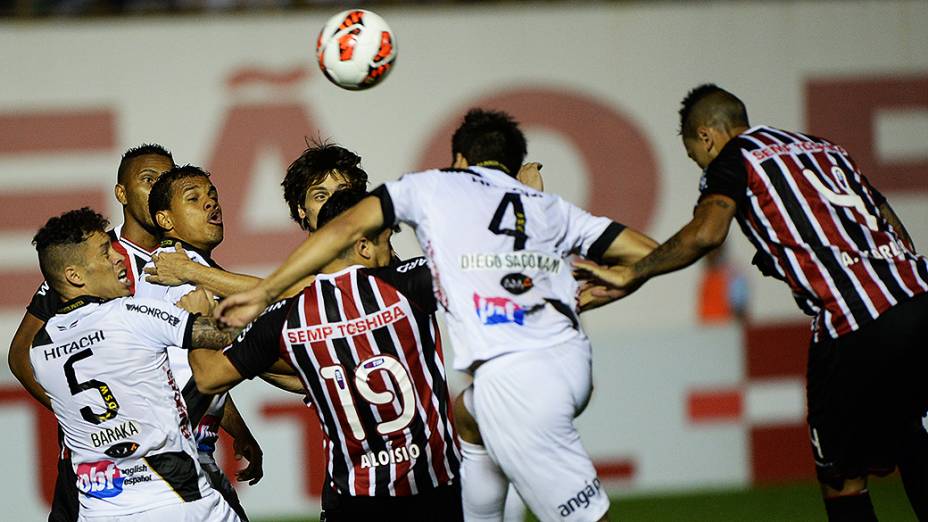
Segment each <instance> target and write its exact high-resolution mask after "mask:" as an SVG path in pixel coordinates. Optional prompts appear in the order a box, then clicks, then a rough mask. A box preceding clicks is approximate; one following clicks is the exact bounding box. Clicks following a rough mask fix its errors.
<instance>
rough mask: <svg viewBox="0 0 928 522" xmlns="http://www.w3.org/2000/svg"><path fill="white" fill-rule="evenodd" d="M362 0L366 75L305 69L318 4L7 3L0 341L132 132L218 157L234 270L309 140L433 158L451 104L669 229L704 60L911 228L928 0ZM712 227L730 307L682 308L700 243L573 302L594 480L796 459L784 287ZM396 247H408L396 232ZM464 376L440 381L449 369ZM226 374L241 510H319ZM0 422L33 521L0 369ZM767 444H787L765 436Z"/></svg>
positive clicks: (279, 211)
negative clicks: (674, 266) (513, 131)
mask: <svg viewBox="0 0 928 522" xmlns="http://www.w3.org/2000/svg"><path fill="white" fill-rule="evenodd" d="M379 13H380V14H381V15H382V16H383V17H384V18H385V19H386V20H387V21H388V22H389V24H390V25H391V27H392V28H393V30H394V31H395V33H396V36H397V43H398V47H399V58H398V60H397V62H396V66H395V68H394V70H393V71H392V73H391V75H390V76H389V77H388V78H387V79H386V80H385V81H384V83H382V84H381V85H379V86H377V87H375V88H374V89H371V90H369V91H363V92H349V91H345V90H341V89H339V88H337V87H335V86H334V85H332V84H330V83H329V82H328V81H327V80H326V79H325V77H324V76H323V75H322V74H321V73H320V72H319V70H318V69H317V68H316V66H315V62H314V45H315V38H316V34H317V32H318V30H319V28H320V27H321V26H322V24H323V23H324V22H325V20H326V19H327V18H328V17H329V16H331V15H332V14H333V13H331V12H323V11H319V12H311V13H286V14H280V15H273V16H261V17H251V16H223V17H218V16H217V17H212V16H210V17H192V18H130V19H102V20H95V21H78V22H68V23H65V22H62V21H53V22H42V23H16V24H9V23H8V24H3V25H0V70H3V71H4V75H3V82H2V87H0V216H2V219H0V247H2V248H0V288H2V291H0V332H2V333H3V334H5V336H4V337H2V338H3V339H11V338H12V334H13V332H14V331H15V329H16V326H17V325H18V324H19V320H20V318H21V317H22V312H23V309H24V306H25V305H26V304H27V303H28V300H29V298H30V297H31V295H32V292H33V291H34V290H35V288H36V286H37V285H38V283H39V282H40V281H41V276H40V275H39V273H38V270H37V267H36V265H37V263H36V257H35V253H34V250H33V248H32V246H31V245H30V240H31V237H32V235H33V234H34V233H35V231H36V230H37V229H38V227H40V226H41V225H42V224H43V223H44V222H45V220H46V219H47V218H48V217H50V216H51V215H54V214H57V213H60V212H62V211H64V210H68V209H71V208H77V207H80V206H84V205H89V206H92V207H95V208H97V209H99V210H101V211H104V212H105V213H107V214H108V215H109V216H110V217H111V219H112V220H113V221H114V222H119V220H120V218H121V215H120V208H119V206H118V203H117V202H116V201H115V199H114V198H113V195H112V190H113V185H114V183H115V171H116V166H117V164H118V161H119V156H120V155H121V153H122V151H123V150H125V149H126V148H128V147H130V146H134V145H138V144H140V143H147V142H157V143H161V144H163V145H165V146H166V147H168V148H169V149H171V150H172V151H173V153H174V157H175V160H176V161H177V162H178V163H192V164H196V165H201V166H203V167H205V168H207V169H208V170H210V171H211V172H212V173H213V178H212V179H213V182H214V183H215V184H216V186H217V187H218V189H219V192H220V196H221V203H222V205H223V209H224V215H225V227H226V234H225V235H226V239H225V241H224V243H223V244H222V245H221V246H220V247H219V248H218V249H217V250H216V252H215V255H216V258H217V260H218V261H219V262H220V263H221V264H222V265H223V266H226V267H229V268H230V269H233V270H237V271H245V272H250V273H256V274H263V273H266V272H267V271H268V270H269V269H271V268H273V267H274V266H275V265H276V263H278V262H279V261H280V260H282V259H283V258H284V257H285V255H286V254H287V253H288V252H289V251H290V249H291V248H292V247H293V246H295V245H296V244H297V242H298V241H299V239H300V237H301V236H300V233H299V231H298V229H297V227H296V225H295V224H294V223H292V222H291V221H289V217H288V212H287V209H286V206H285V205H284V204H283V201H282V198H281V194H282V191H281V189H280V180H281V179H282V176H283V172H284V170H285V169H286V166H287V165H288V164H289V162H290V161H292V160H293V159H294V158H295V157H296V156H297V155H298V154H299V153H300V152H301V151H302V150H303V148H304V147H305V139H306V138H310V139H312V138H317V137H318V138H323V139H326V138H330V139H332V140H334V141H336V142H338V143H339V144H342V145H344V146H346V147H348V148H350V149H352V150H355V151H356V152H358V153H359V154H360V155H361V156H362V157H363V165H364V167H365V168H366V170H367V171H368V173H369V174H370V175H371V181H372V186H376V185H377V184H379V183H380V182H382V181H384V180H388V179H393V178H396V177H398V176H399V175H400V174H402V173H404V172H408V171H413V170H417V169H419V168H422V167H434V166H439V167H443V166H448V165H449V164H450V161H451V152H450V140H449V136H450V132H451V131H452V130H453V128H454V127H455V126H456V125H457V122H458V121H459V119H460V118H461V116H462V115H463V113H464V112H465V111H466V110H467V109H468V108H470V107H472V106H487V107H492V108H501V109H506V110H508V111H510V112H511V113H513V114H514V115H515V116H516V117H517V118H518V119H519V120H520V121H521V122H522V124H523V126H524V128H525V130H526V133H527V136H528V138H529V158H530V159H531V160H533V161H540V162H541V163H543V164H544V169H543V174H544V175H545V181H546V189H547V190H550V191H553V192H556V193H559V194H561V195H563V196H565V197H566V198H567V199H569V200H571V201H572V202H575V203H577V204H579V205H581V206H584V207H585V208H587V209H589V210H591V211H592V212H594V213H597V214H602V215H607V216H609V217H611V218H613V219H615V220H617V221H620V222H623V223H626V224H628V225H631V226H634V227H637V228H640V229H642V230H644V231H646V232H647V233H649V234H650V235H652V236H653V237H655V238H657V239H666V238H667V237H669V236H670V235H671V234H672V233H673V232H675V231H676V230H677V228H678V227H679V226H681V225H682V224H683V223H685V222H686V221H687V219H688V218H689V217H690V215H691V212H692V208H693V204H694V203H695V200H696V195H697V183H698V179H699V174H700V172H699V169H698V168H697V167H696V166H695V165H694V164H693V163H692V162H691V161H690V160H689V159H688V158H687V157H686V153H685V151H684V150H683V147H682V145H681V142H680V138H679V137H678V136H677V128H678V116H677V110H678V108H679V102H680V100H681V99H682V98H683V96H684V95H685V94H686V92H687V91H688V90H689V89H691V88H693V87H695V86H697V85H699V84H701V83H705V82H715V83H718V84H719V85H721V86H722V87H724V88H726V89H729V90H730V91H732V92H734V93H735V94H737V95H739V96H740V97H741V98H742V99H743V100H744V101H745V103H746V104H747V106H748V111H749V115H750V117H751V119H752V123H766V124H770V125H774V126H778V127H785V128H790V129H797V130H805V131H809V132H812V133H815V134H819V135H824V136H828V137H830V138H832V139H834V140H835V141H837V142H839V143H841V144H842V145H844V146H845V147H846V148H848V149H849V150H850V151H851V153H852V154H853V155H854V156H855V157H856V158H857V160H858V162H859V163H860V165H861V166H862V168H863V169H864V172H865V173H866V174H867V175H868V176H870V178H871V180H872V181H873V182H874V183H875V184H876V185H877V186H878V187H879V188H881V190H882V191H883V192H884V193H886V194H887V195H888V196H889V198H890V201H891V202H892V203H893V206H894V208H895V209H896V210H897V212H898V213H899V214H900V215H901V217H902V219H903V221H905V223H906V224H907V226H908V228H909V231H910V232H911V234H912V236H913V237H914V238H915V242H916V245H918V246H920V247H921V248H923V249H924V248H928V247H926V245H928V204H926V203H928V31H925V29H924V28H925V27H926V26H928V3H925V2H923V1H889V0H887V1H873V2H853V1H852V2H765V3H735V2H718V3H708V4H704V3H701V2H700V3H698V5H697V4H695V3H693V4H690V3H683V2H681V3H672V2H658V3H640V4H639V3H617V4H611V3H610V4H598V3H596V4H592V5H575V4H569V5H567V4H565V5H545V4H536V5H525V6H523V5H519V4H504V5H499V6H492V7H487V6H472V5H467V6H443V7H434V8H432V7H420V6H410V7H406V8H402V9H400V8H390V9H387V8H384V9H382V10H379ZM467 218H468V217H467V216H461V219H462V220H466V219H467ZM731 236H732V237H731V240H730V242H729V252H728V259H729V261H730V264H731V265H732V270H734V271H735V272H739V273H743V274H745V275H746V277H747V285H746V287H747V288H748V289H749V291H748V295H749V297H748V305H747V313H746V317H747V319H746V320H745V321H744V322H737V321H735V322H729V323H727V324H726V325H723V326H717V327H712V328H704V327H701V326H700V321H699V313H698V309H699V302H700V298H699V295H700V284H701V281H702V278H703V269H702V267H700V266H697V267H694V268H690V269H688V270H686V271H683V272H680V273H677V274H673V275H670V276H667V277H664V278H660V279H657V280H655V281H653V282H651V283H649V284H648V285H646V286H645V287H644V288H643V289H642V290H640V291H639V292H638V293H636V294H635V295H634V296H632V297H630V298H629V299H628V300H626V301H623V302H621V303H618V304H616V305H614V306H611V307H607V308H605V309H602V310H597V311H595V312H592V313H590V314H589V316H588V317H585V319H584V322H585V325H586V327H587V329H588V331H589V332H590V336H591V338H592V339H593V341H594V346H595V349H596V355H595V358H596V363H595V376H596V392H595V395H594V400H593V402H592V403H591V405H590V407H589V408H588V410H587V412H586V413H585V414H584V415H583V416H582V417H581V418H580V420H579V421H578V422H579V424H580V426H581V430H582V434H583V436H584V440H585V442H586V445H587V448H588V449H589V451H590V452H591V454H592V455H593V456H594V458H595V460H596V461H597V465H598V466H599V467H600V471H601V475H602V476H603V477H604V479H606V481H607V483H608V484H609V485H610V487H613V488H619V489H624V490H633V491H643V490H662V489H663V490H666V489H687V488H701V487H707V486H710V487H711V486H720V485H731V484H748V483H750V482H752V481H763V480H777V479H783V478H791V477H797V476H809V471H810V470H811V459H808V456H809V455H808V443H807V441H806V440H804V439H803V435H802V432H803V428H802V419H803V416H804V405H803V402H804V395H803V394H804V389H803V381H802V378H803V376H802V368H803V367H804V365H805V361H804V360H803V359H802V354H803V352H804V344H803V343H805V342H806V339H804V335H805V333H804V332H803V329H804V328H805V327H804V323H803V322H804V321H805V319H804V318H803V316H801V314H800V313H799V312H798V310H796V308H795V304H794V303H793V300H792V298H791V297H790V295H789V292H788V290H787V289H786V288H785V287H784V286H782V285H778V284H776V283H775V282H772V281H765V280H763V279H762V278H761V276H760V275H759V274H757V273H755V272H754V271H753V269H752V267H751V266H750V259H751V255H752V252H751V247H750V245H749V244H748V243H747V241H745V240H744V239H743V238H742V237H741V236H740V233H739V232H737V231H733V232H732V234H731ZM395 246H396V248H397V250H398V251H399V252H400V253H401V254H402V255H405V256H412V255H416V253H417V252H418V248H417V246H416V244H415V241H414V238H413V237H412V235H411V232H409V231H406V232H405V233H403V234H401V235H400V236H398V237H397V239H396V240H395ZM771 325H773V326H771ZM771 328H772V329H771ZM797 331H798V333H796V332H797ZM771 332H772V333H771ZM782 332H790V335H791V337H788V338H787V337H778V336H779V335H780V334H781V333H782ZM771 339H773V340H774V341H771ZM777 340H779V344H778V342H775V341H777ZM787 341H795V342H792V343H790V342H787ZM4 345H6V343H4ZM781 345H782V346H781ZM462 382H463V381H462V379H461V378H460V377H459V376H456V377H454V384H455V387H456V388H458V389H459V388H460V386H461V383H462ZM233 395H234V396H235V399H236V402H237V403H238V405H239V409H240V410H242V412H243V414H244V416H245V418H246V419H247V420H248V422H249V424H250V425H251V428H252V430H253V431H254V433H255V435H256V437H257V438H258V440H259V441H260V442H261V443H262V445H263V447H264V450H265V478H264V480H263V481H262V482H261V483H260V484H258V485H256V486H252V487H249V486H243V487H241V488H240V490H239V491H240V494H241V496H242V500H243V503H244V505H245V506H246V508H247V509H248V511H249V513H250V514H251V515H252V516H253V517H260V516H270V515H300V514H312V513H315V512H317V511H318V499H317V498H316V497H315V496H314V492H316V491H318V488H319V485H320V483H321V480H322V476H321V474H320V473H321V471H320V470H321V460H320V459H321V447H320V439H319V433H318V429H317V428H313V425H314V423H315V414H314V413H313V412H311V411H308V410H307V409H306V408H305V407H304V406H303V405H302V403H301V401H300V400H299V398H295V397H293V396H288V395H286V394H284V393H282V392H278V391H276V390H274V389H271V388H269V387H268V386H266V385H264V384H263V383H246V384H245V385H243V386H242V387H241V389H236V390H235V391H234V392H233ZM0 424H2V426H3V430H0V442H2V444H0V460H2V461H4V462H6V463H7V464H6V468H7V473H5V474H4V478H3V479H0V499H3V500H4V501H5V502H4V505H5V506H6V508H5V509H6V510H7V512H5V513H4V516H3V518H4V519H6V518H8V517H9V519H10V520H40V519H42V518H43V517H44V514H45V513H46V512H47V500H48V498H49V494H50V490H51V484H52V483H53V481H54V477H55V468H54V462H55V455H54V452H55V433H54V429H55V428H54V422H53V421H49V419H48V418H47V417H46V416H42V415H40V414H39V411H38V409H37V407H36V406H35V404H34V403H33V402H32V401H31V400H30V399H28V397H27V396H26V395H25V393H24V392H22V390H21V389H20V388H19V386H18V384H17V383H16V382H15V380H14V379H13V378H12V376H11V374H10V373H9V371H8V369H6V368H3V369H2V371H0ZM778 447H789V448H793V449H792V450H790V451H792V453H789V455H787V456H780V455H779V454H774V456H773V458H771V454H770V451H775V450H776V448H778ZM784 463H785V464H784Z"/></svg>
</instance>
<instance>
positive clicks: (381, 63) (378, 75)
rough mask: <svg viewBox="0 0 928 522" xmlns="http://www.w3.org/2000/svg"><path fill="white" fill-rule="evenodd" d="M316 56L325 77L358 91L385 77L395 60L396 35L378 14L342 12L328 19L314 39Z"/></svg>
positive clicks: (341, 85) (353, 11) (363, 11)
mask: <svg viewBox="0 0 928 522" xmlns="http://www.w3.org/2000/svg"><path fill="white" fill-rule="evenodd" d="M316 58H317V59H318V61H319V68H320V69H322V72H323V73H325V76H326V78H328V79H329V80H331V81H332V83H334V84H335V85H338V86H339V87H343V88H345V89H349V90H353V91H357V90H361V89H369V88H371V87H373V86H375V85H377V84H378V83H380V82H381V81H383V79H384V78H386V77H387V74H388V73H389V72H390V69H392V68H393V62H394V61H396V37H395V36H394V35H393V31H391V30H390V27H389V26H388V25H387V22H385V21H384V20H383V18H381V17H380V16H378V15H377V13H373V12H371V11H365V10H363V9H352V10H348V11H342V12H341V13H338V14H337V15H335V16H333V17H332V18H329V21H328V22H326V24H325V26H323V28H322V31H320V32H319V38H318V39H317V40H316Z"/></svg>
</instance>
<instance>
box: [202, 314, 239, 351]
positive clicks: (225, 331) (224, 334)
mask: <svg viewBox="0 0 928 522" xmlns="http://www.w3.org/2000/svg"><path fill="white" fill-rule="evenodd" d="M238 332H239V329H237V328H224V327H221V326H219V323H218V322H217V321H216V319H214V318H212V317H197V318H196V319H195V320H194V321H193V330H192V331H191V333H190V348H206V349H209V350H218V349H220V348H225V347H226V346H229V345H230V344H232V341H234V340H235V336H236V335H238Z"/></svg>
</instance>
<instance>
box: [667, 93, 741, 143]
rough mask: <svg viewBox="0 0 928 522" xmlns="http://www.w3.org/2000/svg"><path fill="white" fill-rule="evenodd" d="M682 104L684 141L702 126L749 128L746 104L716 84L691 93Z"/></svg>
mask: <svg viewBox="0 0 928 522" xmlns="http://www.w3.org/2000/svg"><path fill="white" fill-rule="evenodd" d="M682 105H683V106H682V107H681V108H680V131H679V132H680V135H681V136H683V137H684V138H695V137H696V129H697V128H698V127H699V126H701V125H705V126H709V127H716V128H722V129H733V128H736V127H748V126H750V124H749V123H748V110H747V108H746V107H745V106H744V102H742V101H741V100H740V99H738V97H737V96H735V95H734V94H732V93H730V92H728V91H726V90H725V89H722V88H721V87H719V86H718V85H716V84H714V83H705V84H702V85H700V86H699V87H696V88H695V89H693V90H691V91H690V92H688V93H687V95H686V97H685V98H683V102H682Z"/></svg>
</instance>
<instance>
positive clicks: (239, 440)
mask: <svg viewBox="0 0 928 522" xmlns="http://www.w3.org/2000/svg"><path fill="white" fill-rule="evenodd" d="M232 449H233V450H235V460H242V458H244V459H245V460H247V461H248V465H247V466H245V467H244V468H242V469H240V470H239V471H238V472H237V473H236V474H235V478H236V480H238V481H239V482H248V485H250V486H254V485H255V484H257V483H258V481H259V480H261V477H263V476H264V452H263V451H261V446H259V445H258V441H256V440H255V438H254V437H252V436H251V433H248V436H240V437H236V438H235V439H234V440H233V441H232Z"/></svg>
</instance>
